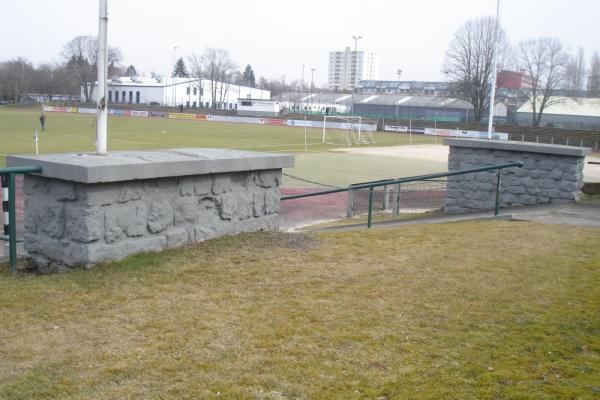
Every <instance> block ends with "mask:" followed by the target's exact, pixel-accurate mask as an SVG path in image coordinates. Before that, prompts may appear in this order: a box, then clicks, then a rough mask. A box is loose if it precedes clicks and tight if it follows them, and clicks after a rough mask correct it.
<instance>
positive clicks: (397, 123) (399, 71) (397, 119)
mask: <svg viewBox="0 0 600 400" xmlns="http://www.w3.org/2000/svg"><path fill="white" fill-rule="evenodd" d="M396 73H397V74H398V93H397V94H398V95H400V77H401V76H402V70H401V69H399V70H397V71H396ZM399 101H400V100H396V125H397V126H400V117H399V116H398V106H399V105H400V104H399Z"/></svg>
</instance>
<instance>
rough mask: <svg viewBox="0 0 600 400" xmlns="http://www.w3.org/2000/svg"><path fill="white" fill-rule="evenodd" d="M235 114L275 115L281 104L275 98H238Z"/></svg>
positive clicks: (253, 115)
mask: <svg viewBox="0 0 600 400" xmlns="http://www.w3.org/2000/svg"><path fill="white" fill-rule="evenodd" d="M238 103H239V105H238V108H237V115H247V116H252V117H276V116H278V115H279V113H280V112H281V107H282V104H281V103H280V102H279V101H277V100H260V99H247V98H246V99H244V98H241V99H238Z"/></svg>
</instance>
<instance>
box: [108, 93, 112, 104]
mask: <svg viewBox="0 0 600 400" xmlns="http://www.w3.org/2000/svg"><path fill="white" fill-rule="evenodd" d="M108 102H109V103H112V90H109V91H108Z"/></svg>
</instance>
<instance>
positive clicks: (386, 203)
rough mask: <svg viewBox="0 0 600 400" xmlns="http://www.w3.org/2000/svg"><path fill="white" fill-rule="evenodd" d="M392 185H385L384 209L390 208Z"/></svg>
mask: <svg viewBox="0 0 600 400" xmlns="http://www.w3.org/2000/svg"><path fill="white" fill-rule="evenodd" d="M389 197H390V187H389V186H387V185H385V186H384V187H383V211H385V212H387V210H388V208H390V199H389Z"/></svg>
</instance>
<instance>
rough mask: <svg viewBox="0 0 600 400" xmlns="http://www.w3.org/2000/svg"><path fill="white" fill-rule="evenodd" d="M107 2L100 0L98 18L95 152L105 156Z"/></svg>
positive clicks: (106, 0)
mask: <svg viewBox="0 0 600 400" xmlns="http://www.w3.org/2000/svg"><path fill="white" fill-rule="evenodd" d="M107 2H108V0H100V17H99V25H98V87H97V88H96V90H97V93H98V94H97V96H98V97H97V98H98V110H97V113H98V116H97V119H96V152H97V153H98V154H106V130H107V129H106V128H107V114H108V107H107V104H106V78H107V77H106V76H107V75H108V71H107V68H108V65H107V64H108V44H107V25H108V12H107V10H108V5H107Z"/></svg>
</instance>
